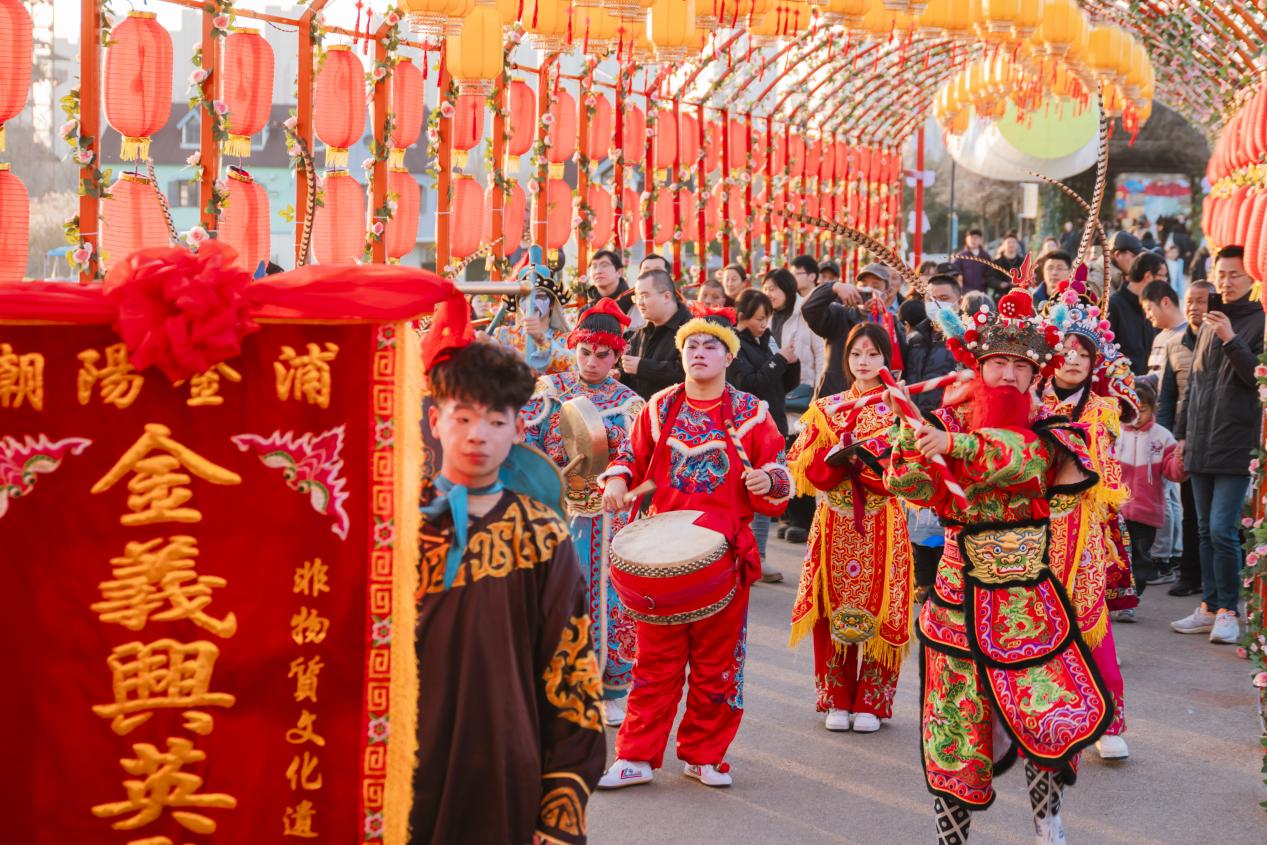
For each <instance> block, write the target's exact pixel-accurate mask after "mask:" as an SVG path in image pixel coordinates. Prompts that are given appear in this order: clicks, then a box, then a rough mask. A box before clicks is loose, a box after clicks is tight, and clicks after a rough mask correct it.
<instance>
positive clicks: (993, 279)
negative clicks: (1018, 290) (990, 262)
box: [985, 253, 1025, 299]
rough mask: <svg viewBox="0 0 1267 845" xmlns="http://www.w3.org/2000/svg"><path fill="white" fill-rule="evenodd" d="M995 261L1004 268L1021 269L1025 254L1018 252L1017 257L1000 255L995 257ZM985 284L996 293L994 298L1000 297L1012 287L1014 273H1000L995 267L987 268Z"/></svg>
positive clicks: (991, 291)
mask: <svg viewBox="0 0 1267 845" xmlns="http://www.w3.org/2000/svg"><path fill="white" fill-rule="evenodd" d="M994 263H995V264H997V265H999V266H1000V267H1002V268H1003V269H1004V270H1019V269H1021V265H1022V264H1024V263H1025V256H1024V255H1021V254H1019V253H1018V254H1017V256H1016V257H1015V258H1008V257H1007V256H1006V255H1000V256H999V257H998V258H996V259H994ZM985 273H986V275H985V286H986V289H987V290H989V291H990V293H992V294H994V298H995V299H998V298H999V297H1000V296H1002V295H1003V294H1005V293H1007V292H1008V291H1010V290H1011V289H1012V274H1011V273H1000V272H999V271H998V270H995V269H994V268H993V267H987V268H985Z"/></svg>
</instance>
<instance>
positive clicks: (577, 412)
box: [559, 396, 610, 476]
mask: <svg viewBox="0 0 1267 845" xmlns="http://www.w3.org/2000/svg"><path fill="white" fill-rule="evenodd" d="M559 434H560V435H562V437H563V449H564V451H565V452H567V456H568V460H573V459H575V458H577V457H580V458H582V460H581V463H580V465H579V466H577V468H576V470H575V472H576V473H577V474H578V475H582V476H594V475H598V474H600V473H602V472H604V471H606V469H607V464H608V462H609V461H610V454H609V450H608V448H607V428H606V426H604V425H603V417H602V415H601V414H600V413H599V412H598V408H596V407H594V403H593V402H591V401H590V400H589V399H587V398H586V397H584V396H574V397H572V398H571V399H569V400H567V401H566V402H564V403H563V405H562V406H561V407H560V408H559Z"/></svg>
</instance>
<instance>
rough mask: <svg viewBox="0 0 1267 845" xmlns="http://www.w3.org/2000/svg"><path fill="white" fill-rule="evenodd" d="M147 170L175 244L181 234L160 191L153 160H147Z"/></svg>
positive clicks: (165, 196)
mask: <svg viewBox="0 0 1267 845" xmlns="http://www.w3.org/2000/svg"><path fill="white" fill-rule="evenodd" d="M145 169H146V172H147V173H148V174H149V177H150V181H151V182H153V183H154V193H156V194H158V205H159V208H161V209H163V219H164V220H165V221H167V234H168V235H169V236H170V237H171V239H172V243H173V244H174V243H176V242H177V241H179V240H180V233H179V232H177V231H176V224H175V222H173V221H172V209H171V206H169V205H168V204H167V194H166V193H165V192H163V191H160V190H159V189H158V179H157V177H155V175H154V161H153V160H152V159H148V158H147V159H146V160H145ZM213 190H214V189H213Z"/></svg>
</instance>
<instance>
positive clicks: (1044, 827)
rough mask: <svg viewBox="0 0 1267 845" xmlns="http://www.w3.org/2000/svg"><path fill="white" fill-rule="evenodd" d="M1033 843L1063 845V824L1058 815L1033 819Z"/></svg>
mask: <svg viewBox="0 0 1267 845" xmlns="http://www.w3.org/2000/svg"><path fill="white" fill-rule="evenodd" d="M1034 841H1035V842H1037V843H1038V845H1065V823H1064V822H1062V821H1061V820H1060V814H1059V813H1057V814H1056V815H1054V816H1048V817H1047V818H1045V819H1034Z"/></svg>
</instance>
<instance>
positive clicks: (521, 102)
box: [506, 79, 537, 156]
mask: <svg viewBox="0 0 1267 845" xmlns="http://www.w3.org/2000/svg"><path fill="white" fill-rule="evenodd" d="M509 91H510V93H509V95H508V97H509V99H508V103H509V106H510V108H509V111H510V116H509V117H507V118H506V128H508V129H509V130H510V139H509V140H508V141H507V143H506V154H507V155H512V156H521V155H523V154H524V153H526V152H528V150H530V149H532V140H533V138H535V137H536V132H537V95H536V94H535V93H533V90H532V89H531V88H529V87H528V83H527V82H524V81H523V80H522V79H516V80H514V81H512V82H511V83H510V88H509Z"/></svg>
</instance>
